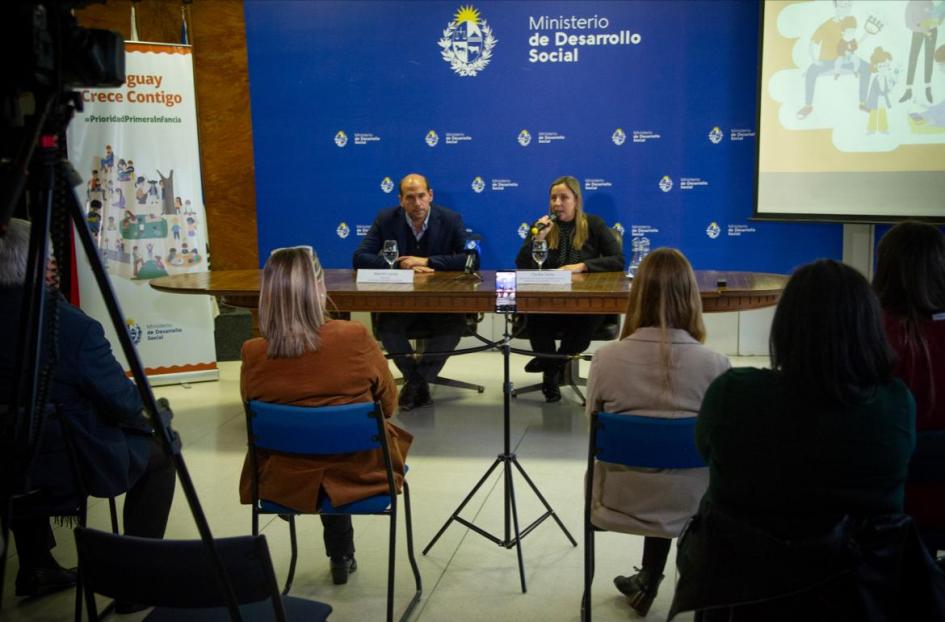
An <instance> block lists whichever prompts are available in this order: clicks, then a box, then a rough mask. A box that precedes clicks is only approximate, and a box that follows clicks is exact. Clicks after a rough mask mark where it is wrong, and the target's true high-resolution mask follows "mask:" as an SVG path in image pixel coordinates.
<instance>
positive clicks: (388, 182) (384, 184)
mask: <svg viewBox="0 0 945 622" xmlns="http://www.w3.org/2000/svg"><path fill="white" fill-rule="evenodd" d="M393 189H394V180H393V179H391V178H390V177H385V178H384V179H382V180H381V190H383V191H384V193H385V194H390V192H391V190H393Z"/></svg>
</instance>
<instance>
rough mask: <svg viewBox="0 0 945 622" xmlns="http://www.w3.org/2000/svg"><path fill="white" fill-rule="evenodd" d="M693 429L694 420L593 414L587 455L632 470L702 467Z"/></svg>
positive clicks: (687, 418) (703, 463)
mask: <svg viewBox="0 0 945 622" xmlns="http://www.w3.org/2000/svg"><path fill="white" fill-rule="evenodd" d="M695 429H696V418H695V417H686V418H683V419H666V418H662V417H641V416H639V415H631V414H614V413H604V412H595V413H594V414H593V415H592V416H591V444H590V445H591V446H590V455H591V457H593V458H596V459H598V460H601V461H603V462H612V463H615V464H623V465H626V466H631V467H645V468H655V469H671V468H676V469H687V468H696V467H704V466H705V462H704V461H703V460H702V456H700V455H699V452H698V450H697V449H696V433H695Z"/></svg>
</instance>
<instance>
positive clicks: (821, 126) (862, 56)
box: [764, 0, 945, 153]
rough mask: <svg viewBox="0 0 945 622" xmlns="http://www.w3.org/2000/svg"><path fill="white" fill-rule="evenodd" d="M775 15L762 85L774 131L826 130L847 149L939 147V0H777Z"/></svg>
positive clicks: (944, 138) (943, 78)
mask: <svg viewBox="0 0 945 622" xmlns="http://www.w3.org/2000/svg"><path fill="white" fill-rule="evenodd" d="M775 12H776V16H775V19H774V20H773V21H772V22H771V23H772V24H773V25H774V28H775V39H774V40H772V39H771V38H770V31H769V32H767V33H766V35H765V41H764V47H765V52H764V54H765V57H764V64H765V68H764V72H765V74H766V78H765V79H766V80H767V82H766V84H765V85H764V88H765V92H766V94H767V95H768V96H769V97H770V98H771V99H773V100H774V101H775V102H776V103H778V104H780V106H779V107H778V108H777V122H778V123H779V124H780V126H781V127H783V128H784V129H786V130H789V131H792V132H808V131H823V130H827V131H829V132H830V138H831V142H832V143H833V145H834V147H835V148H836V149H837V150H838V151H840V152H847V153H849V152H889V151H892V150H895V149H897V148H898V147H899V146H900V145H910V144H916V145H922V144H945V46H943V43H945V41H942V38H941V37H939V36H938V31H939V30H941V29H942V23H943V21H945V0H909V1H908V2H904V1H893V0H887V1H879V0H876V1H869V2H867V1H866V0H857V1H855V2H854V1H851V0H815V1H812V2H785V3H783V4H780V3H779V5H778V8H777V9H775ZM767 21H768V20H767V18H766V22H767ZM769 72H770V73H769Z"/></svg>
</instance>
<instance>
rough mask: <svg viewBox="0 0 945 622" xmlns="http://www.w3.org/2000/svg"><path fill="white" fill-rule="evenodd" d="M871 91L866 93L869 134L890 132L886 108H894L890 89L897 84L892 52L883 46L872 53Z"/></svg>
mask: <svg viewBox="0 0 945 622" xmlns="http://www.w3.org/2000/svg"><path fill="white" fill-rule="evenodd" d="M870 74H872V78H871V79H870V88H869V92H868V93H867V95H866V109H867V110H869V114H870V116H869V121H868V122H867V126H866V133H867V134H875V133H876V132H877V131H879V132H880V133H881V134H888V133H889V123H888V120H887V116H886V110H888V109H889V108H892V104H891V103H890V101H889V91H890V90H891V89H892V87H893V86H894V85H895V83H894V82H893V80H892V54H890V53H889V52H887V51H886V50H884V49H883V48H881V47H878V48H876V49H875V50H873V53H872V54H871V55H870Z"/></svg>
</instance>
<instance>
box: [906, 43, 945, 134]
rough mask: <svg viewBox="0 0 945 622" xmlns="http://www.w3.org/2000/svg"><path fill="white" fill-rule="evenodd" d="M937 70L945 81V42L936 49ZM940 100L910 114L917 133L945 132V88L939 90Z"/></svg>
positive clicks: (913, 128)
mask: <svg viewBox="0 0 945 622" xmlns="http://www.w3.org/2000/svg"><path fill="white" fill-rule="evenodd" d="M934 59H935V72H936V73H937V74H938V75H939V76H940V77H941V78H942V81H943V82H945V44H943V45H940V46H939V47H938V49H937V50H935V55H934ZM939 93H940V94H939V97H938V102H937V103H935V104H932V105H931V106H928V107H925V106H922V107H923V108H924V110H922V111H921V112H912V113H910V114H909V123H910V125H911V128H912V131H913V132H915V133H917V134H942V133H945V89H942V90H940V91H939Z"/></svg>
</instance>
